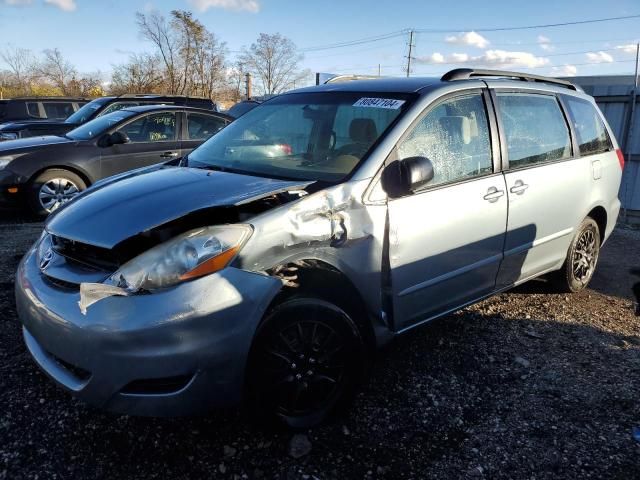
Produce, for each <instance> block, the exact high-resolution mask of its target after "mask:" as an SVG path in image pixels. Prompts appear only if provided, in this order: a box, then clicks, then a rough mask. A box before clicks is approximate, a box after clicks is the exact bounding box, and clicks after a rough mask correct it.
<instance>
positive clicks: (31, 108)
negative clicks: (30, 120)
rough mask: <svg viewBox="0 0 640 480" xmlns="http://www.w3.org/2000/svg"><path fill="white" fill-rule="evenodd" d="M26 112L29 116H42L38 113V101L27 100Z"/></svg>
mask: <svg viewBox="0 0 640 480" xmlns="http://www.w3.org/2000/svg"><path fill="white" fill-rule="evenodd" d="M27 113H28V114H29V116H31V117H34V118H42V116H41V115H40V107H39V105H38V102H28V103H27Z"/></svg>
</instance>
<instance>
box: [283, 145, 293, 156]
mask: <svg viewBox="0 0 640 480" xmlns="http://www.w3.org/2000/svg"><path fill="white" fill-rule="evenodd" d="M280 149H281V150H282V153H284V154H285V155H291V154H292V153H293V148H291V145H289V144H287V143H283V144H281V145H280Z"/></svg>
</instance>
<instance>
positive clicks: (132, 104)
mask: <svg viewBox="0 0 640 480" xmlns="http://www.w3.org/2000/svg"><path fill="white" fill-rule="evenodd" d="M138 105H140V104H139V103H138V102H115V103H112V104H111V105H108V106H107V107H106V108H105V109H104V110H103V111H101V112H100V113H99V114H98V117H101V116H102V115H106V114H107V113H111V112H117V111H118V110H122V109H123V108H127V107H135V106H138Z"/></svg>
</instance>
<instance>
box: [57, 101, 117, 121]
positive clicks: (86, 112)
mask: <svg viewBox="0 0 640 480" xmlns="http://www.w3.org/2000/svg"><path fill="white" fill-rule="evenodd" d="M109 100H110V99H109V98H96V99H95V100H92V101H90V102H89V103H86V104H85V105H83V106H82V108H80V109H78V111H77V112H75V113H74V114H72V115H70V116H69V117H67V119H66V120H65V121H64V122H65V123H84V122H86V121H88V120H89V119H90V118H91V117H93V115H94V114H95V113H96V111H97V110H98V109H100V108H101V107H102V106H103V105H104V104H105V103H107V102H108V101H109Z"/></svg>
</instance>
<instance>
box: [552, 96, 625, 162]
mask: <svg viewBox="0 0 640 480" xmlns="http://www.w3.org/2000/svg"><path fill="white" fill-rule="evenodd" d="M563 98H564V100H565V102H566V105H567V107H568V108H569V115H570V116H571V122H572V123H573V128H574V130H575V132H576V136H577V137H578V148H579V150H580V155H595V154H596V153H603V152H608V151H609V150H611V149H612V148H613V146H612V144H611V140H610V139H609V135H608V134H607V129H606V128H605V126H604V123H603V122H602V118H601V117H600V115H599V114H598V111H597V110H596V108H595V107H594V106H593V105H592V104H591V102H588V101H587V100H583V99H581V98H576V97H570V96H568V95H565V96H564V97H563Z"/></svg>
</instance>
